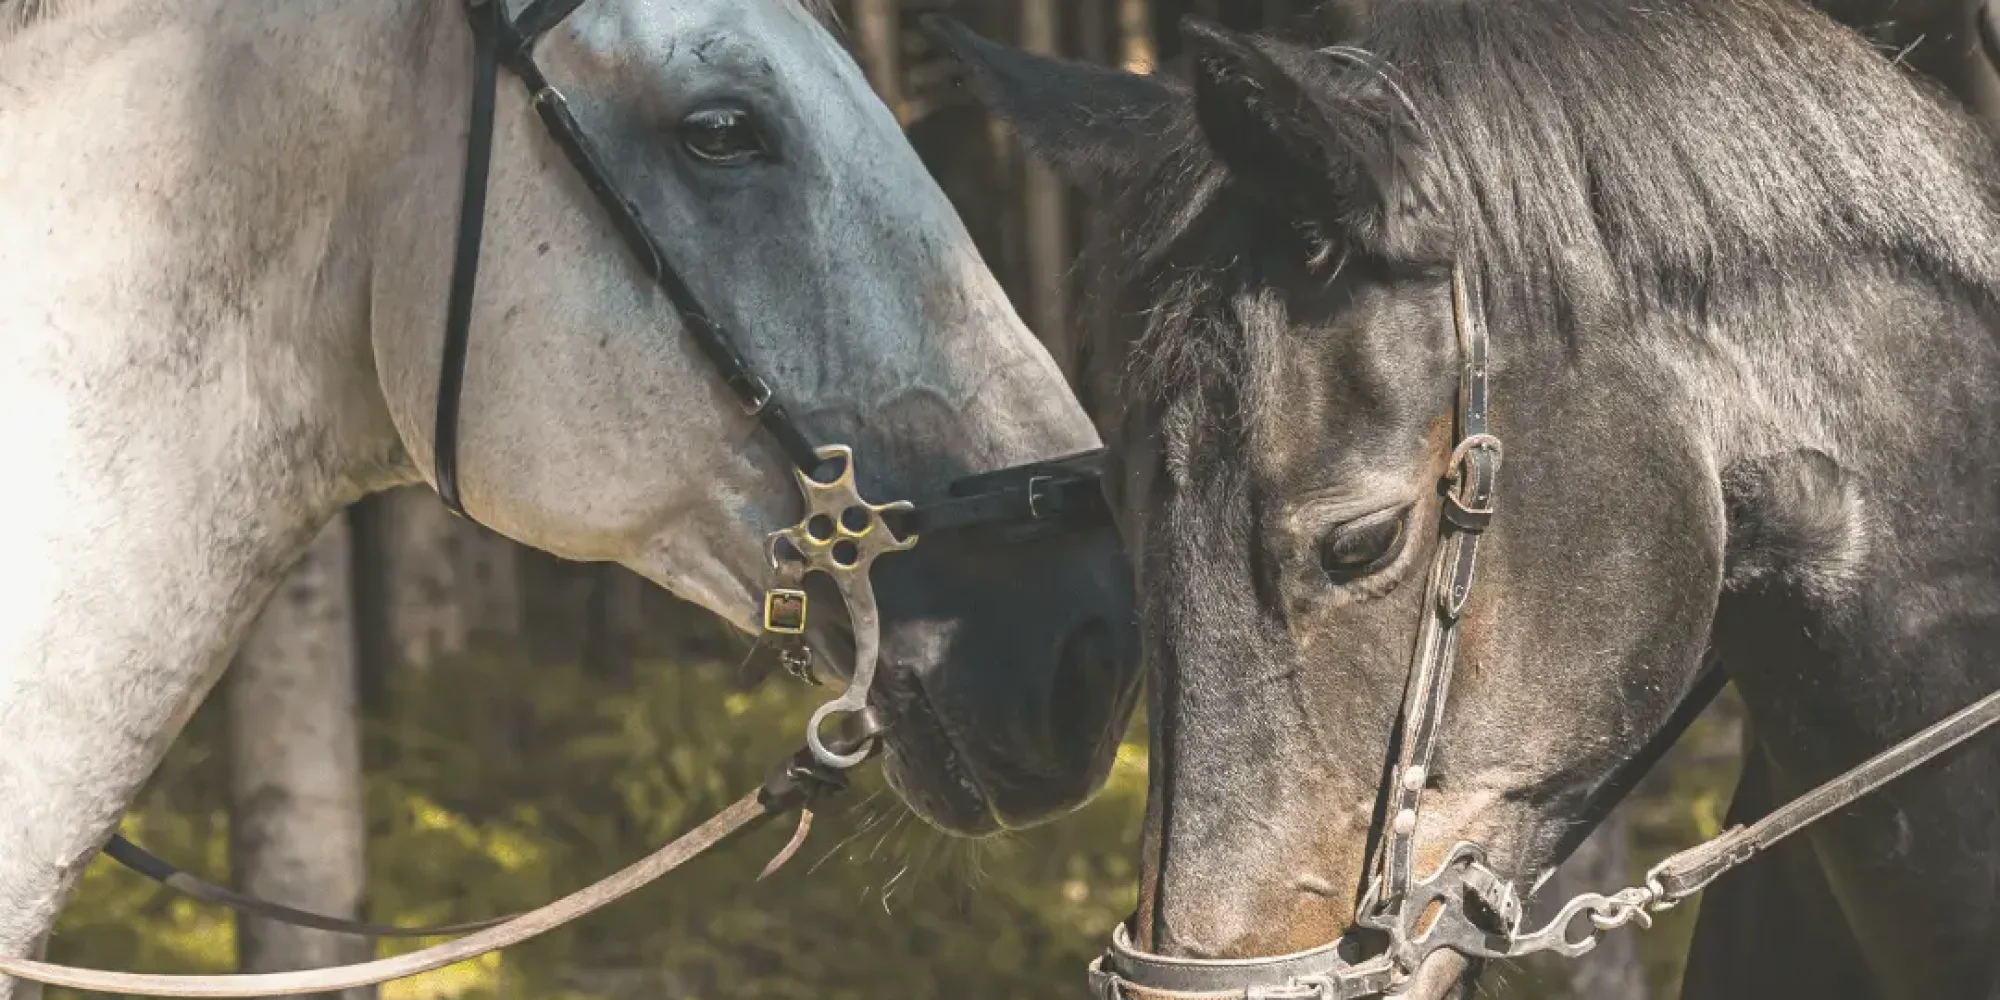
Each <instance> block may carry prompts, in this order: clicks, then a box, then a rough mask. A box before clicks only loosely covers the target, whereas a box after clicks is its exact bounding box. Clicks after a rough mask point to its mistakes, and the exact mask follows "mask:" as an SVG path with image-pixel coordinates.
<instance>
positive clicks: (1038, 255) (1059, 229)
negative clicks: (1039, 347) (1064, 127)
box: [1021, 0, 1070, 353]
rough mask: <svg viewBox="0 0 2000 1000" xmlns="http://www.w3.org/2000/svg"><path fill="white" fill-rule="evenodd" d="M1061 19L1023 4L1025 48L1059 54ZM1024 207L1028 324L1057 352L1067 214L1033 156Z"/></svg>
mask: <svg viewBox="0 0 2000 1000" xmlns="http://www.w3.org/2000/svg"><path fill="white" fill-rule="evenodd" d="M1061 25H1062V15H1061V12H1060V11H1059V10H1058V9H1057V8H1056V0H1021V47H1022V48H1024V49H1027V50H1028V51H1030V52H1041V53H1048V54H1055V53H1058V52H1060V51H1061V43H1060V40H1059V38H1058V35H1059V34H1060V32H1061ZM1024 160H1025V163H1024V165H1023V169H1024V170H1025V171H1026V173H1025V175H1024V176H1023V178H1022V185H1021V186H1022V194H1021V200H1022V203H1023V204H1022V209H1023V215H1024V220H1023V224H1024V225H1025V227H1026V229H1027V232H1026V237H1027V257H1028V262H1027V263H1028V309H1027V312H1028V322H1029V324H1030V325H1032V326H1033V327H1034V330H1035V333H1036V335H1037V336H1039V337H1041V338H1042V342H1043V343H1045V344H1048V345H1050V347H1051V348H1053V349H1055V350H1056V351H1057V352H1058V353H1067V352H1066V351H1065V350H1063V348H1064V347H1065V346H1066V344H1067V341H1066V340H1065V338H1064V336H1063V328H1064V327H1065V326H1067V325H1068V322H1069V315H1068V313H1069V309H1068V306H1067V305H1065V302H1066V300H1067V296H1066V294H1065V285H1066V282H1067V280H1068V275H1069V266H1070V240H1069V227H1070V219H1069V213H1068V211H1067V210H1066V209H1065V208H1064V203H1065V202H1066V201H1067V198H1066V197H1065V191H1064V187H1063V182H1062V179H1061V178H1059V177H1057V176H1056V175H1055V174H1054V173H1053V172H1052V171H1050V170H1049V169H1048V168H1047V167H1044V166H1042V164H1041V163H1039V162H1037V161H1036V160H1035V159H1034V158H1033V157H1024Z"/></svg>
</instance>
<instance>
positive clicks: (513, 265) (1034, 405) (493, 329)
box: [368, 0, 1137, 832]
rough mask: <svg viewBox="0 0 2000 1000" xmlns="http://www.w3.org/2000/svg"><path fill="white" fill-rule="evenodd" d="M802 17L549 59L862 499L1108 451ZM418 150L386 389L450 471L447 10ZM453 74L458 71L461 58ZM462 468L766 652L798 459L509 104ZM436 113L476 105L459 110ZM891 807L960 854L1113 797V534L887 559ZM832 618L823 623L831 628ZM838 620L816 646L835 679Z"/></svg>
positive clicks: (559, 36) (1132, 663)
mask: <svg viewBox="0 0 2000 1000" xmlns="http://www.w3.org/2000/svg"><path fill="white" fill-rule="evenodd" d="M801 2H802V0H587V2H585V3H583V4H582V6H581V7H579V8H578V9H577V10H575V11H574V13H572V14H571V15H570V16H569V17H568V18H566V19H565V20H564V21H562V22H561V24H560V25H558V26H557V27H556V28H555V29H554V30H552V31H551V32H550V33H549V34H548V36H547V37H546V38H545V39H544V41H543V42H542V43H541V45H540V47H539V49H538V52H537V61H538V63H539V64H540V65H541V67H542V68H543V70H544V71H545V72H546V73H547V74H548V76H549V78H550V81H551V82H552V83H553V84H554V85H555V86H556V87H558V88H559V89H560V90H561V91H562V92H563V93H564V94H565V95H566V96H567V98H568V101H569V104H570V106H571V108H572V109H573V110H574V112H575V114H576V117H577V119H578V120H579V121H580V123H581V125H582V128H583V130H584V131H585V132H586V133H587V134H588V135H589V137H590V139H591V141H592V142H593V144H594V145H595V146H596V147H597V148H598V150H599V152H600V153H601V154H602V155H603V158H604V161H605V163H604V166H605V168H606V170H607V173H608V174H609V179H610V181H611V183H612V185H613V186H614V187H615V188H616V189H617V190H618V192H619V193H620V194H621V195H623V196H624V197H625V198H627V199H629V200H630V201H631V202H632V203H633V205H634V206H635V207H636V208H637V210H638V212H639V214H640V215H641V216H642V217H643V218H644V219H645V220H646V223H647V225H648V227H649V228H650V229H651V231H652V232H653V233H654V234H655V235H656V237H657V238H658V240H659V241H660V243H661V245H662V246H663V247H664V249H665V251H666V253H667V255H668V257H669V258H670V259H671V261H672V264H673V267H674V268H675V269H676V270H677V271H678V272H679V273H680V274H681V275H682V276H683V277H684V278H685V280H686V281H687V283H688V285H689V286H690V287H691V289H692V290H693V292H694V294H695V295H696V296H697V297H699V299H700V300H701V303H702V305H703V306H704V307H705V308H706V309H707V310H708V312H709V313H711V314H712V315H713V316H714V317H715V318H716V319H717V320H719V321H720V322H721V323H722V324H723V325H724V326H726V327H727V328H728V329H729V330H730V331H731V334H732V336H733V337H734V339H735V341H736V343H737V344H738V345H739V347H740V348H741V350H742V351H743V353H744V354H745V355H746V356H747V358H748V360H749V361H750V363H751V365H752V366H753V367H754V368H755V369H756V370H757V371H759V372H760V373H761V374H763V375H764V376H765V377H766V378H768V379H769V380H770V381H771V382H772V383H773V384H774V385H775V386H776V387H777V388H778V389H779V390H780V391H781V392H782V393H784V394H785V396H786V397H787V398H788V400H789V402H790V405H791V408H792V410H793V413H794V415H795V416H796V417H797V418H798V419H799V421H800V423H801V424H802V425H803V426H804V427H805V429H806V430H807V431H808V433H809V434H810V435H811V436H812V437H813V439H814V440H815V441H817V442H821V443H831V442H840V443H845V444H849V445H852V446H853V447H854V449H855V454H856V456H857V458H856V466H857V472H858V475H859V478H860V483H861V487H862V490H863V492H864V494H866V495H867V496H868V497H869V498H870V499H873V500H877V501H881V500H890V499H911V500H923V499H926V498H931V497H935V496H937V495H939V494H940V492H941V491H942V489H943V487H944V485H945V484H946V483H947V482H949V481H950V480H952V479H954V478H956V477H959V476H963V475H968V474H973V473H979V472H984V471H989V470H993V469H999V468H1004V467H1008V466H1012V465H1016V464H1020V463H1023V462H1028V461H1033V460H1037V459H1048V458H1054V457H1058V456H1062V455H1066V454H1070V453H1073V452H1077V451H1081V450H1085V449H1089V448H1093V447H1095V446H1096V445H1097V444H1098V440H1097V436H1096V433H1095V431H1094V430H1093V428H1092V426H1091V424H1090V421H1089V420H1088V418H1086V416H1085V415H1084V413H1083V411H1082V410H1081V408H1080V407H1079V406H1078V405H1077V403H1076V401H1075V400H1074V398H1073V397H1072V396H1071V394H1070V392H1069V390H1068V388H1067V387H1066V385H1065V384H1064V381H1063V378H1062V375H1061V374H1060V372H1059V371H1058V369H1057V367H1056V365H1055V364H1054V363H1053V362H1052V360H1051V359H1050V357H1049V356H1048V354H1047V353H1046V352H1045V351H1044V350H1043V348H1042V347H1041V345H1040V344H1038V343H1037V342H1036V340H1035V339H1034V337H1033V336H1032V335H1031V334H1030V333H1029V331H1028V330H1027V329H1026V328H1025V327H1024V326H1023V324H1022V323H1021V321H1020V320H1019V318H1018V317H1017V316H1016V314H1015V312H1014V310H1013V309H1012V307H1011V306H1010V305H1009V304H1008V302H1007V301H1006V299H1005V297H1004V296H1003V295H1002V293H1001V291H1000V289H999V287H998V286H997V284H996V282H995V281H994V279H993V277H992V275H991V274H990V273H989V272H988V270H987V268H986V266H985V264H984V263H983V262H982V261H981V259H980V257H979V254H978V252H977V251H976V250H975V249H974V247H973V245H972V242H971V240H970V239H969V238H968V236H967V235H966V233H965V230H964V228H963V227H962V225H961V224H960V222H959V221H958V218H957V216H956V215H955V214H954V212H953V210H952V207H951V205H950V204H949V203H948V202H947V201H946V199H945V197H944V195H943V193H942V192H941V191H940V190H939V189H938V187H937V185H936V184H935V183H934V182H933V181H932V180H931V178H930V177H929V175H928V174H927V173H926V171H925V168H924V166H923V164H922V163H921V162H920V161H919V160H918V158H917V156H916V154H915V153H914V151H913V150H912V149H911V148H910V146H909V144H908V143H907V142H906V141H905V139H904V137H903V135H902V133H901V130H900V129H899V128H898V125H897V123H896V121H895V119H894V118H893V116H892V115H891V114H890V113H889V111H888V110H887V108H885V107H884V106H883V104H882V103H881V101H880V100H879V99H878V98H877V97H876V96H875V94H874V93H873V92H872V91H871V90H870V89H869V86H868V84H867V82H866V81H865V79H864V78H863V77H862V75H861V73H860V72H859V69H858V67H857V66H856V65H855V64H854V62H853V61H852V60H851V59H850V58H849V56H848V55H847V54H846V53H845V52H844V51H843V50H842V48H841V47H840V45H839V44H838V42H837V41H836V39H835V38H834V37H833V36H832V35H831V34H830V33H829V31H828V30H827V28H826V27H825V26H824V25H823V24H822V23H821V21H820V20H819V19H818V18H817V17H816V16H815V14H814V12H812V11H810V10H808V9H807V8H806V7H803V6H801ZM434 16H435V23H433V24H431V25H429V26H428V27H427V29H426V30H428V31H430V32H431V33H433V34H434V38H433V39H432V43H433V44H432V45H431V48H430V50H429V60H430V61H429V62H428V63H427V65H426V67H425V69H424V70H423V72H422V73H421V74H420V76H419V80H420V82H421V84H422V87H423V88H424V89H423V90H421V91H420V92H418V93H412V94H409V95H407V101H408V102H409V104H410V107H409V108H407V109H405V110H406V111H407V112H408V115H409V120H410V128H411V130H410V132H409V135H408V138H409V141H410V142H411V147H410V149H409V151H408V154H407V155H406V156H404V157H402V158H401V163H402V164H403V165H402V166H401V167H399V168H398V169H396V170H394V171H392V172H390V173H389V174H387V175H384V176H381V177H378V178H374V179H371V180H370V181H369V182H368V183H371V184H375V185H379V192H378V194H377V195H376V198H377V200H378V202H379V203H380V204H381V205H382V211H381V212H380V215H379V218H378V221H377V224H376V227H375V232H374V245H373V247H372V250H371V253H372V258H373V261H374V275H373V279H372V292H371V295H372V300H373V301H372V303H371V309H372V315H373V319H374V330H375V334H374V344H375V361H376V364H377V367H378V369H379V373H380V378H381V382H382V385H383V387H384V390H385V393H386V397H387V400H388V404H389V410H390V413H391V416H392V417H393V419H394V422H395V424H396V427H397V431H398V433H399V435H400V437H401V439H402V442H403V444H404V446H405V447H406V448H407V450H408V452H409V453H410V455H411V457H412V459H413V460H414V462H415V464H416V465H417V466H418V467H419V468H422V469H431V468H433V467H434V462H433V458H434V456H433V454H432V450H433V436H432V435H433V413H434V407H435V399H436V392H437V387H438V375H439V370H440V361H439V356H440V343H441V340H442V330H443V325H444V318H443V317H444V306H445V301H446V284H447V280H448V276H449V272H450V264H451V260H452V254H453V234H454V231H455V226H456V217H457V209H458V197H459V185H460V171H461V168H462V163H463V156H464V145H465V126H464V121H465V110H464V109H465V95H466V94H467V93H468V92H469V91H468V88H467V86H466V81H467V80H468V79H470V70H469V56H470V52H471V48H472V43H471V34H470V31H469V30H468V28H467V26H466V21H465V18H464V17H463V16H462V15H461V14H460V13H459V12H458V10H457V9H456V7H455V6H452V5H449V4H447V3H444V2H439V3H437V4H436V5H435V11H434ZM444 53H449V54H450V58H445V57H444V56H443V55H442V54H444ZM499 93H500V100H499V105H498V125H497V129H496V133H495V139H494V151H493V165H492V171H491V194H490V200H489V202H488V208H487V212H486V235H485V244H484V251H483V253H482V254H481V260H480V268H479V275H478V289H479V290H478V293H477V295H476V297H475V299H474V307H473V310H472V324H471V347H470V354H469V356H468V360H467V363H466V366H465V370H464V371H465V381H464V392H463V402H462V406H461V411H460V413H461V415H460V422H459V426H460V443H459V446H458V449H457V465H458V468H459V470H460V473H459V481H460V484H461V490H462V494H463V498H464V503H465V506H466V509H467V511H468V512H469V513H470V514H471V515H472V516H473V517H475V518H477V519H478V520H480V521H482V522H484V523H485V524H487V525H489V526H491V527H493V528H495V529H497V530H499V531H501V532H503V533H505V534H507V535H509V536H511V537H513V538H516V539H518V540H520V541H523V542H526V543H528V544H531V545H535V546H537V547H540V548H543V549H547V550H549V551H552V552H555V553H556V554H558V555H562V556H565V557H568V558H572V559H580V560H613V561H617V562H619V563H622V564H624V565H626V566H629V567H631V568H632V569H634V570H636V571H638V572H639V573H641V574H643V575H645V576H647V577H649V578H650V579H652V580H654V581H657V582H658V583H660V584H661V585H663V586H665V587H667V588H669V589H670V590H672V591H674V592H675V593H677V594H679V595H681V596H683V597H685V598H687V599H689V600H691V601H694V602H696V603H698V604H700V605H702V606H704V607H707V608H708V609H710V610H712V611H714V612H716V613H717V614H720V615H722V616H724V617H725V618H727V619H729V620H730V621H732V622H734V623H736V624H737V625H739V626H741V627H743V628H745V629H750V628H753V627H755V622H756V616H757V612H758V609H759V600H760V595H761V593H762V590H763V588H764V586H765V585H766V583H767V582H768V581H769V567H768V564H767V561H766V560H767V556H766V552H765V548H764V539H765V536H766V534H767V533H768V532H770V531H772V530H774V529H777V528H780V527H783V526H785V525H787V524H789V523H791V522H793V521H795V520H796V519H797V518H798V516H799V513H798V510H799V497H798V491H797V489H796V487H795V486H794V484H793V482H792V479H791V471H790V468H789V465H788V464H787V462H786V461H785V458H784V455H783V453H782V452H781V451H780V450H779V449H778V448H777V447H775V446H774V444H773V442H772V441H771V440H770V439H769V437H768V436H767V435H765V434H763V433H761V432H760V431H759V429H758V427H757V425H756V423H755V421H754V420H752V419H751V418H750V417H748V416H746V415H745V413H744V412H743V410H742V408H741V407H740V406H739V405H738V401H737V399H736V398H735V397H734V396H733V395H732V394H731V393H730V391H729V390H728V389H727V388H726V387H725V385H724V384H723V382H722V380H721V379H720V378H719V377H718V376H717V374H716V371H715V369H714V368H713V367H712V366H711V365H710V363H709V362H708V361H707V360H706V359H705V358H704V357H703V356H702V355H701V354H700V353H699V352H698V350H697V348H696V346H695V344H694V342H693V340H692V339H691V338H690V337H689V335H688V334H687V332H686V330H685V329H684V328H683V323H682V320H681V317H680V316H679V315H678V313H677V312H676V310H675V309H674V308H673V306H672V305H671V304H670V303H669V302H668V301H667V298H666V297H665V296H664V295H663V294H661V292H660V291H659V290H658V289H657V288H656V286H655V285H654V283H653V282H652V280H651V279H650V278H649V277H648V275H647V274H646V273H645V271H644V270H643V268H642V266H641V265H640V263H639V262H638V261H637V260H635V259H634V257H633V255H632V254H631V253H630V252H629V251H628V249H627V248H626V246H625V245H623V244H622V243H621V242H620V239H619V236H618V234H617V232H616V231H615V230H614V228H613V226H612V225H611V221H610V217H609V216H608V214H607V213H606V211H605V210H604V209H603V208H602V207H601V206H600V205H599V203H598V202H597V201H596V199H595V198H593V196H592V195H591V193H590V191H589V190H588V189H587V187H586V185H585V183H584V181H583V178H582V177H581V176H580V175H579V174H578V173H577V171H576V170H574V169H572V167H571V165H570V164H569V162H568V161H567V160H566V159H565V157H564V156H563V154H562V152H561V151H560V150H559V149H558V148H557V146H556V145H555V144H554V143H553V142H552V141H551V140H550V138H549V135H548V133H547V132H546V131H545V130H544V128H543V126H542V125H541V123H540V122H539V121H538V119H537V117H536V114H535V111H534V110H533V109H532V108H531V106H530V103H529V101H528V100H527V96H526V94H525V93H524V92H523V88H522V87H520V86H519V84H518V82H517V81H515V80H512V79H511V78H509V77H507V76H505V75H504V74H503V76H502V79H501V87H500V92H499ZM444 95H456V96H455V98H454V99H449V100H447V99H445V97H444ZM876 572H877V573H878V574H879V575H880V579H881V580H882V603H883V612H884V616H885V620H886V621H885V628H884V654H883V667H882V669H883V671H884V689H885V691H893V692H898V693H899V696H893V697H891V698H890V704H889V708H890V714H891V716H892V718H891V719H890V723H891V726H892V731H891V735H890V737H889V740H888V746H889V749H890V753H889V758H890V768H891V775H892V778H893V779H894V780H895V781H896V782H897V784H898V786H899V787H900V788H901V789H903V790H904V791H905V793H906V795H907V796H908V797H909V798H910V799H911V800H912V802H913V803H914V804H915V805H916V806H917V807H918V808H919V809H920V810H921V811H922V812H924V813H925V814H926V815H927V816H928V817H930V818H931V819H933V820H934V821H936V822H939V823H940V824H942V825H945V826H948V827H951V828H954V829H959V830H963V831H968V832H978V831H985V830H990V829H993V828H995V827H996V826H997V825H1002V824H1005V825H1014V824H1019V823H1024V822H1029V821H1033V820H1035V819H1039V818H1042V817H1045V816H1048V815H1052V814H1054V813H1056V812H1059V811H1061V810H1064V809H1066V808H1068V807H1070V806H1072V805H1074V804H1075V803H1076V802H1078V801H1080V800H1081V799H1082V798H1083V797H1085V796H1086V795H1087V794H1088V793H1089V792H1090V791H1091V790H1092V789H1094V788H1095V787H1096V785H1097V784H1098V783H1099V782H1100V781H1101V779H1102V777H1103V775H1104V773H1105V772H1106V769H1107V768H1108V766H1109V763H1110V760H1111V756H1112V750H1113V749H1114V748H1115V746H1116V742H1117V737H1118V735H1119V733H1120V731H1121V730H1122V728H1123V725H1124V721H1125V718H1126V715H1127V714H1128V712H1129V709H1130V706H1131V702H1132V695H1133V691H1134V688H1135V686H1136V679H1137V665H1136V656H1135V654H1134V653H1133V651H1132V646H1131V644H1130V625H1131V617H1132V612H1131V595H1130V592H1129V583H1128V577H1127V571H1126V569H1125V568H1124V563H1123V559H1122V557H1121V555H1120V552H1119V549H1118V546H1117V544H1116V541H1115V539H1114V538H1112V537H1110V536H1109V534H1108V532H1107V533H1101V534H1099V535H1096V536H1083V537H1072V538H1070V539H1068V540H1064V541H1051V542H1045V543H1039V544H1037V545H1032V546H1028V547H1025V548H1024V547H1021V546H1002V545H999V544H988V545H981V544H979V543H977V542H975V541H970V540H940V541H938V542H936V543H933V542H932V541H931V540H929V539H926V540H925V542H924V543H923V544H921V545H920V546H919V547H918V549H917V550H916V551H914V552H911V553H907V554H895V555H892V556H889V557H887V558H885V559H884V561H883V563H882V564H881V566H880V568H878V569H877V571H876ZM837 606H838V602H837V601H834V600H816V601H815V602H814V608H815V612H816V614H818V615H819V617H820V618H821V619H822V620H824V619H825V617H826V616H825V615H824V613H823V612H822V611H821V609H824V608H832V607H837ZM844 634H845V632H844V623H841V622H838V621H835V622H832V623H830V626H829V627H827V628H824V629H821V630H820V631H818V632H817V633H816V634H815V636H814V639H815V643H816V645H819V646H821V647H822V648H825V649H828V650H830V651H831V652H832V653H833V654H834V655H833V656H832V657H831V659H833V660H834V661H836V662H840V661H841V660H842V659H843V657H842V656H841V655H840V653H841V647H842V646H843V639H842V637H843V635H844Z"/></svg>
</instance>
